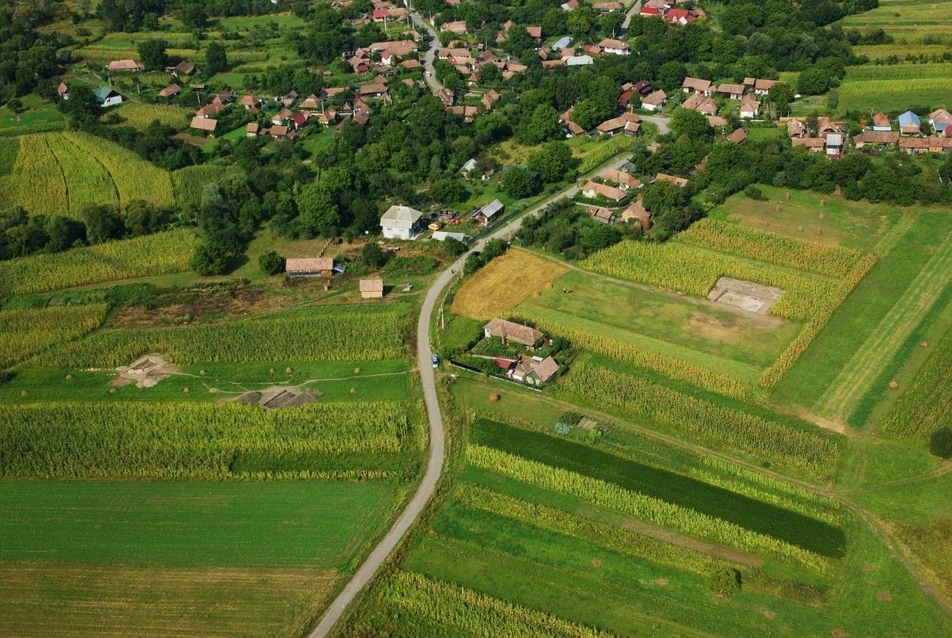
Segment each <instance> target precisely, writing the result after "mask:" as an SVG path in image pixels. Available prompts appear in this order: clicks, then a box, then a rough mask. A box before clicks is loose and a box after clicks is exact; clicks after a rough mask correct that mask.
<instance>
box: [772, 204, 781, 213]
mask: <svg viewBox="0 0 952 638" xmlns="http://www.w3.org/2000/svg"><path fill="white" fill-rule="evenodd" d="M773 210H774V212H775V213H779V212H780V204H777V205H776V206H774V207H773Z"/></svg>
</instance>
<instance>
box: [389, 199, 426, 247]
mask: <svg viewBox="0 0 952 638" xmlns="http://www.w3.org/2000/svg"><path fill="white" fill-rule="evenodd" d="M421 217H423V213H421V212H420V211H418V210H416V209H413V208H410V207H409V206H397V205H394V206H391V207H390V208H388V209H387V212H386V213H384V214H383V217H381V218H380V228H381V229H382V230H383V236H384V238H386V239H413V238H414V237H416V236H417V233H419V232H420V218H421Z"/></svg>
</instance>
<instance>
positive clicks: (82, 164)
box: [46, 133, 119, 219]
mask: <svg viewBox="0 0 952 638" xmlns="http://www.w3.org/2000/svg"><path fill="white" fill-rule="evenodd" d="M46 141H47V143H48V144H49V146H50V150H52V151H53V155H55V156H56V162H57V163H58V164H59V168H60V170H61V171H62V172H63V177H64V178H65V179H66V191H67V197H68V201H69V214H70V216H71V217H73V218H75V219H79V211H80V209H81V208H82V206H83V204H90V203H92V204H112V205H113V206H118V205H119V193H118V192H117V191H116V184H115V182H113V181H112V176H111V175H109V171H107V170H106V167H105V166H103V165H102V164H101V163H100V162H99V161H98V160H96V159H95V158H94V157H91V156H90V155H89V154H88V153H87V152H85V151H83V150H82V149H80V148H79V147H78V146H76V144H75V143H73V141H72V140H70V139H69V138H68V137H66V135H64V134H62V133H53V134H50V135H47V136H46Z"/></svg>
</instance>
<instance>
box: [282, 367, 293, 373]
mask: <svg viewBox="0 0 952 638" xmlns="http://www.w3.org/2000/svg"><path fill="white" fill-rule="evenodd" d="M292 372H294V370H292V369H291V366H288V367H287V368H285V369H284V374H291V373H292Z"/></svg>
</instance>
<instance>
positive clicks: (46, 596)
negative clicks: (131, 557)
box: [0, 560, 339, 638]
mask: <svg viewBox="0 0 952 638" xmlns="http://www.w3.org/2000/svg"><path fill="white" fill-rule="evenodd" d="M338 578H339V576H338V575H337V573H336V572H335V571H333V570H327V569H314V568H295V569H277V568H263V567H156V566H132V565H92V564H88V563H59V562H46V561H39V560H38V561H31V562H21V561H15V562H14V561H0V634H2V635H4V636H24V637H27V636H52V637H60V636H63V637H65V636H71V637H72V636H101V637H103V638H126V637H127V636H134V635H142V634H145V635H150V636H211V635H216V636H248V637H249V638H276V637H277V638H296V637H297V636H300V635H301V633H302V632H303V631H304V630H305V628H306V627H307V626H308V625H309V623H310V622H311V621H312V619H313V618H315V617H316V616H317V615H318V614H319V613H320V611H321V610H322V609H323V607H324V605H325V604H326V602H327V600H328V598H329V597H330V595H331V593H332V590H333V588H334V585H335V583H336V582H337V581H338ZM51 609H55V610H56V613H50V610H51Z"/></svg>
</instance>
